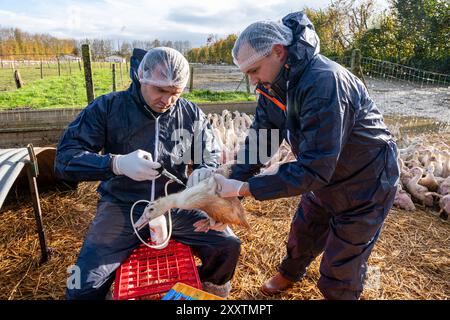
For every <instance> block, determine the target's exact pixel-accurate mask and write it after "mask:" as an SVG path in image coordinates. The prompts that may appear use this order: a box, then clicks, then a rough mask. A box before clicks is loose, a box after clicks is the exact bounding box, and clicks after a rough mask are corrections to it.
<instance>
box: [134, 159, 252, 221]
mask: <svg viewBox="0 0 450 320" xmlns="http://www.w3.org/2000/svg"><path fill="white" fill-rule="evenodd" d="M216 173H220V174H223V175H224V176H226V177H228V176H229V174H230V170H229V168H228V167H221V168H219V169H218V170H217V171H216ZM217 188H218V186H217V183H216V180H215V179H214V176H211V177H209V178H208V179H205V180H203V181H201V182H200V183H198V184H197V185H195V186H193V187H191V188H188V189H185V190H183V191H181V192H178V193H174V194H170V195H168V196H166V197H162V198H159V199H157V200H155V201H153V202H151V203H150V204H149V205H148V206H147V208H146V210H145V211H144V213H143V214H142V216H141V217H140V218H139V220H138V221H137V222H136V223H135V227H136V228H141V227H142V226H145V224H146V223H147V222H148V221H150V220H152V219H155V218H157V217H159V216H161V215H163V214H164V213H166V212H167V211H169V210H170V209H173V208H179V209H185V210H193V209H197V210H201V211H204V212H205V213H206V214H207V215H208V216H209V217H210V218H212V219H214V220H215V221H217V222H221V223H223V224H232V225H240V226H243V227H246V228H250V225H249V224H248V222H247V220H246V218H245V209H244V207H243V206H242V204H241V201H240V200H239V199H238V198H236V197H234V198H221V197H219V196H218V193H217Z"/></svg>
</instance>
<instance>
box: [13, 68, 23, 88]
mask: <svg viewBox="0 0 450 320" xmlns="http://www.w3.org/2000/svg"><path fill="white" fill-rule="evenodd" d="M14 81H15V83H16V87H17V89H20V88H22V87H23V82H22V77H21V76H20V72H19V70H14Z"/></svg>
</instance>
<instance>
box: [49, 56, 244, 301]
mask: <svg viewBox="0 0 450 320" xmlns="http://www.w3.org/2000/svg"><path fill="white" fill-rule="evenodd" d="M130 73H131V78H132V84H131V86H130V87H129V89H128V90H126V91H121V92H113V93H109V94H106V95H103V96H101V97H99V98H97V99H96V100H94V101H93V102H92V103H91V104H89V105H88V106H87V107H86V108H85V109H84V110H83V111H82V112H81V113H80V114H79V115H78V117H77V118H76V119H75V120H74V121H73V122H72V123H71V124H70V125H69V126H68V128H67V130H66V131H65V132H64V135H63V136H62V138H61V141H60V142H59V145H58V147H57V154H56V159H55V173H56V175H57V176H58V177H59V178H61V179H64V180H69V181H97V180H100V181H101V183H100V185H99V187H98V192H99V193H100V200H99V202H98V205H97V214H96V216H95V218H94V220H93V221H92V224H91V226H90V228H89V231H88V232H87V235H86V237H85V240H84V243H83V247H82V249H81V251H80V254H79V256H78V259H77V262H76V266H77V267H78V268H79V270H80V272H81V279H80V287H78V288H77V287H68V288H67V291H66V297H67V298H68V299H104V298H105V297H106V295H107V293H108V291H109V289H110V286H111V284H112V282H113V280H114V272H115V270H116V269H117V268H118V267H119V265H120V264H121V263H122V262H123V261H124V260H125V259H126V258H127V257H128V256H129V255H130V253H131V251H132V250H133V249H134V248H135V247H136V246H138V245H139V244H140V242H139V239H138V237H137V236H136V235H135V234H134V232H133V228H132V225H131V222H130V218H129V212H130V208H131V206H132V205H133V203H134V202H136V201H138V200H141V199H146V200H154V199H157V198H159V197H161V196H164V194H165V192H164V186H165V184H166V182H167V181H168V178H166V177H165V176H163V175H160V174H159V172H158V170H157V169H158V168H160V167H161V165H162V166H164V168H165V169H166V170H167V171H169V172H170V173H172V174H173V175H175V176H176V177H177V178H178V179H180V180H181V181H183V182H184V183H186V181H187V185H188V186H191V185H195V184H196V183H198V182H199V181H200V180H202V179H204V178H205V177H207V176H210V175H211V174H212V171H213V168H215V167H217V166H218V160H219V159H220V157H219V152H220V150H219V147H218V144H217V141H216V140H215V139H214V136H213V133H212V129H211V127H210V125H209V123H208V121H207V119H206V117H205V114H204V113H203V112H202V111H201V110H200V109H199V108H198V107H197V106H196V105H195V104H193V103H192V102H190V101H188V100H186V99H183V98H180V94H181V93H182V92H183V89H184V88H185V86H186V83H187V81H188V79H189V64H188V62H187V60H186V59H185V58H184V57H183V55H182V54H181V53H179V52H178V51H176V50H174V49H170V48H154V49H152V50H150V51H148V52H147V53H146V52H145V51H143V50H139V49H135V50H134V52H133V56H132V58H131V70H130ZM181 133H183V140H182V143H180V141H178V140H180V139H174V137H175V138H176V137H177V134H179V135H180V136H181ZM174 150H176V152H175V151H174ZM100 151H101V153H100ZM194 154H200V157H201V159H199V160H196V159H195V158H194V157H195V156H194ZM186 155H187V156H186ZM181 158H182V159H183V160H184V161H180V159H181ZM189 162H193V163H194V165H193V168H194V171H193V172H192V174H191V175H190V176H189V177H188V176H187V168H188V164H189ZM182 188H183V186H182V185H179V184H177V183H172V184H170V185H169V188H168V191H169V193H173V192H178V191H180V190H182ZM143 209H144V207H143V206H138V207H137V209H136V210H135V211H136V212H135V216H134V221H137V220H138V218H139V216H140V215H141V214H142V212H143ZM204 219H207V216H206V215H205V214H204V213H202V212H200V211H185V210H173V211H172V220H173V231H172V238H173V239H174V240H176V241H179V242H181V243H184V244H187V245H189V246H191V248H192V249H193V252H194V253H195V254H196V255H197V256H198V257H199V258H200V259H201V260H202V265H201V266H200V267H199V276H200V280H201V281H202V284H203V289H204V290H205V291H208V292H210V293H214V294H216V295H220V296H222V297H226V296H227V295H228V294H229V292H230V289H231V286H230V280H231V278H232V276H233V274H234V271H235V268H236V264H237V262H238V258H239V254H240V244H241V243H240V241H239V239H238V238H237V237H236V236H235V235H234V234H233V232H232V231H231V229H229V228H228V227H227V226H226V225H220V224H214V223H213V225H212V226H211V227H210V228H209V229H207V230H200V231H202V232H198V231H199V228H196V227H198V226H199V225H203V224H202V223H201V222H203V221H204ZM205 231H206V232H205ZM140 236H141V238H143V239H148V237H149V228H144V229H142V230H141V231H140Z"/></svg>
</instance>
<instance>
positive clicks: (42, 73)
mask: <svg viewBox="0 0 450 320" xmlns="http://www.w3.org/2000/svg"><path fill="white" fill-rule="evenodd" d="M40 67H41V68H40V69H41V79H44V70H43V68H42V59H41V65H40Z"/></svg>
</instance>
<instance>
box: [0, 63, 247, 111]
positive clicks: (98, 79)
mask: <svg viewBox="0 0 450 320" xmlns="http://www.w3.org/2000/svg"><path fill="white" fill-rule="evenodd" d="M116 70H117V71H116V86H117V90H125V89H126V88H127V87H128V86H129V84H130V79H129V76H128V73H127V70H126V66H125V64H123V65H122V76H121V74H120V68H119V67H116ZM12 72H13V71H12V69H11V68H9V69H7V68H4V69H0V110H1V109H15V108H20V107H22V108H23V107H28V108H33V109H43V108H65V107H69V108H71V107H72V108H73V107H75V108H80V107H84V106H86V104H87V100H86V89H85V86H84V75H83V72H82V71H80V70H79V66H78V63H77V62H72V63H71V65H70V69H69V65H68V64H67V63H66V64H62V65H61V76H58V69H57V65H56V64H50V65H46V64H44V65H43V74H44V79H41V78H40V77H41V76H40V67H39V66H33V67H27V68H21V69H20V72H21V76H22V79H23V82H24V86H23V87H22V88H21V89H15V84H14V80H13V77H12ZM93 79H94V91H95V96H96V97H98V96H100V95H103V94H106V93H109V92H111V91H112V75H111V69H110V66H109V63H94V65H93ZM183 97H185V98H187V99H189V100H191V101H193V102H196V103H201V102H219V101H220V102H238V101H254V100H255V99H256V98H255V96H254V95H252V94H247V93H246V92H211V91H209V90H194V91H193V92H190V93H188V92H186V93H183Z"/></svg>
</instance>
